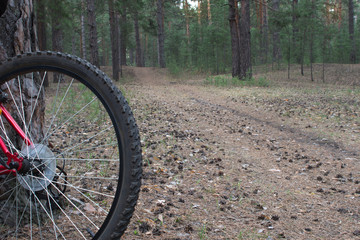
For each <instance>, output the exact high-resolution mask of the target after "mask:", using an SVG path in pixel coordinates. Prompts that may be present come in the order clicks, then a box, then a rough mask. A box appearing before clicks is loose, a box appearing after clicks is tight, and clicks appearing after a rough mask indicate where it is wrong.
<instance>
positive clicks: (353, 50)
mask: <svg viewBox="0 0 360 240" xmlns="http://www.w3.org/2000/svg"><path fill="white" fill-rule="evenodd" d="M349 37H350V44H351V50H350V63H353V64H354V63H355V62H356V47H355V38H354V2H353V0H349Z"/></svg>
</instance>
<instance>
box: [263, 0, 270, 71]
mask: <svg viewBox="0 0 360 240" xmlns="http://www.w3.org/2000/svg"><path fill="white" fill-rule="evenodd" d="M266 6H267V2H266V0H264V7H263V54H264V63H265V64H266V65H267V63H268V51H269V41H268V29H269V25H268V12H267V7H266Z"/></svg>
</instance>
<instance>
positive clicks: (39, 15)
mask: <svg viewBox="0 0 360 240" xmlns="http://www.w3.org/2000/svg"><path fill="white" fill-rule="evenodd" d="M35 4H36V20H37V32H38V44H39V50H41V51H44V50H47V49H48V48H47V46H46V41H47V37H46V9H45V1H44V0H36V1H35ZM48 86H49V78H48V76H47V75H46V76H45V78H44V87H48Z"/></svg>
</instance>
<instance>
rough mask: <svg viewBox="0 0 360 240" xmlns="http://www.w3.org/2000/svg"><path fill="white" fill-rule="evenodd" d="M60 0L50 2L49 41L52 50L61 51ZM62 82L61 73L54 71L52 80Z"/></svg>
mask: <svg viewBox="0 0 360 240" xmlns="http://www.w3.org/2000/svg"><path fill="white" fill-rule="evenodd" d="M61 7H62V6H61V0H53V1H52V2H51V4H50V12H51V43H52V50H53V51H56V52H62V51H63V30H62V28H61V22H60V19H61V18H60V14H59V12H60V11H61V10H60V9H61ZM59 81H60V82H63V81H64V79H63V77H62V75H61V74H58V73H54V78H53V82H54V83H55V82H59Z"/></svg>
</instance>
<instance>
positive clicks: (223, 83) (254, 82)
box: [204, 75, 270, 87]
mask: <svg viewBox="0 0 360 240" xmlns="http://www.w3.org/2000/svg"><path fill="white" fill-rule="evenodd" d="M204 83H205V84H206V85H213V86H217V87H229V86H238V87H269V86H270V82H269V81H268V80H267V79H266V78H265V77H257V78H254V77H252V78H250V79H245V80H240V79H238V78H235V77H231V76H230V75H217V76H208V77H207V78H206V79H205V82H204Z"/></svg>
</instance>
